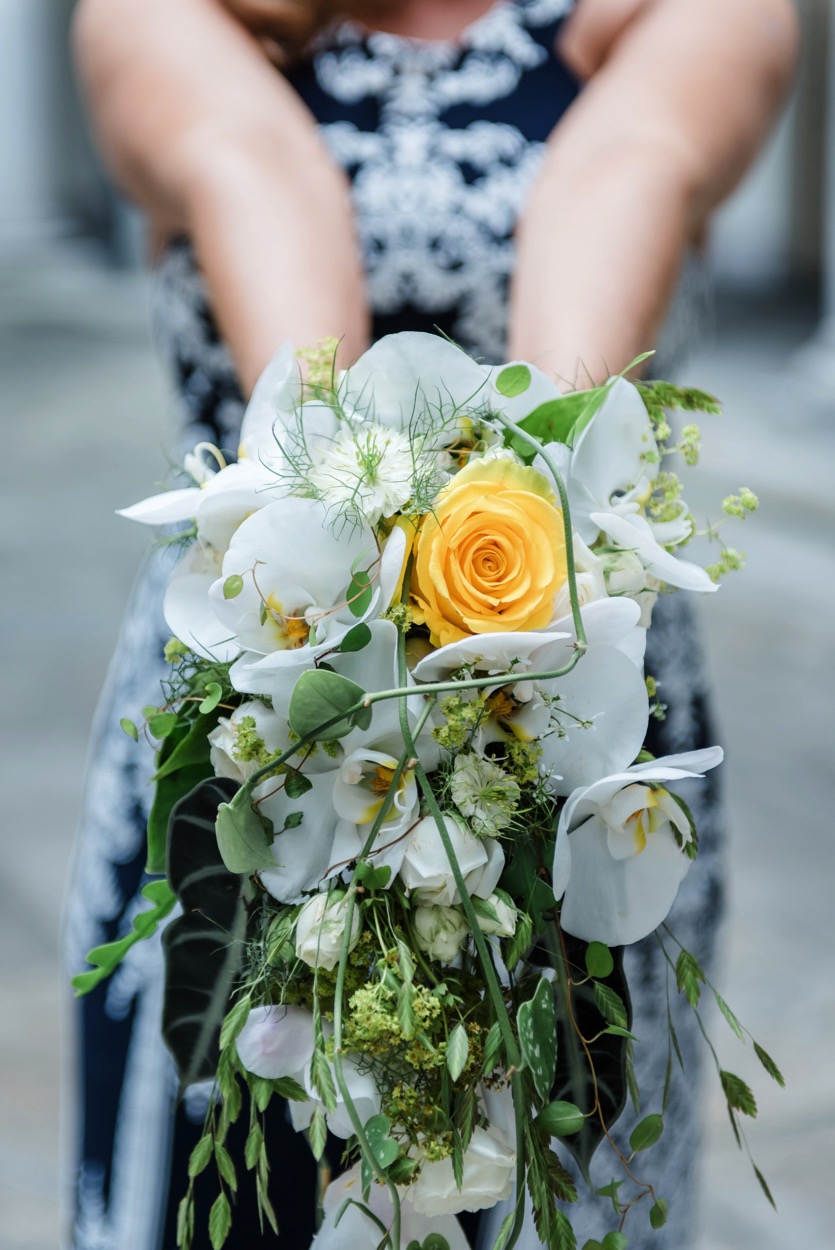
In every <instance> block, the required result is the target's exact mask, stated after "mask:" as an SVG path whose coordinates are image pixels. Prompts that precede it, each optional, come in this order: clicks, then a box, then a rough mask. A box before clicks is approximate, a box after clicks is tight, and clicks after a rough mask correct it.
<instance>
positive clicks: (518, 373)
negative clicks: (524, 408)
mask: <svg viewBox="0 0 835 1250" xmlns="http://www.w3.org/2000/svg"><path fill="white" fill-rule="evenodd" d="M530 384H531V371H530V369H529V368H528V366H527V365H524V364H518V365H505V367H504V369H502V370H501V372H500V373H499V374H498V376H497V377H496V379H495V382H494V385H495V387H496V390H497V391H498V392H499V394H500V395H504V396H505V398H506V399H514V398H515V397H516V396H517V395H523V394H524V393H525V391H527V390H528V389H529V387H530Z"/></svg>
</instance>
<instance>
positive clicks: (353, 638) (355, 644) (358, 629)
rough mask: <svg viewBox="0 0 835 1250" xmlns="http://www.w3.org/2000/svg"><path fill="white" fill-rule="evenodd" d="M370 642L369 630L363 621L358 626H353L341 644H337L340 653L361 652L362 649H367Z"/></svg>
mask: <svg viewBox="0 0 835 1250" xmlns="http://www.w3.org/2000/svg"><path fill="white" fill-rule="evenodd" d="M370 641H371V630H370V629H369V628H368V626H367V625H366V624H365V622H364V621H360V623H359V625H355V626H354V627H353V629H349V630H348V632H347V634H346V635H345V637H344V638H343V639H342V642H341V643H340V644H339V650H340V651H362V649H363V647H367V646H368V644H369V642H370Z"/></svg>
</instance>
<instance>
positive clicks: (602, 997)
mask: <svg viewBox="0 0 835 1250" xmlns="http://www.w3.org/2000/svg"><path fill="white" fill-rule="evenodd" d="M594 1001H595V1003H596V1004H597V1010H598V1011H599V1012H600V1014H601V1016H602V1017H603V1019H604V1020H607V1021H608V1022H609V1024H614V1025H616V1026H617V1027H618V1028H620V1029H627V1028H628V1018H627V1013H626V1006H625V1004H624V1001H623V999H622V998H621V997H620V995H619V994H617V993H616V992H615V991H614V990H613V989H611V987H610V986H608V985H603V984H601V982H599V981H595V983H594Z"/></svg>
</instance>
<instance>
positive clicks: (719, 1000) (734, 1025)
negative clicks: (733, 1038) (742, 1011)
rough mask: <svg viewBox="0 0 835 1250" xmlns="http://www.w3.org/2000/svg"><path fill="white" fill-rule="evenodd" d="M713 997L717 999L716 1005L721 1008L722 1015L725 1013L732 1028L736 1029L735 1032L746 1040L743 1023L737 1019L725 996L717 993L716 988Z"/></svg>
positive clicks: (741, 1038)
mask: <svg viewBox="0 0 835 1250" xmlns="http://www.w3.org/2000/svg"><path fill="white" fill-rule="evenodd" d="M713 997H714V998H715V999H716V1006H717V1007H718V1008H719V1010H720V1011H721V1012H722V1015H723V1016H724V1017H725V1019H726V1020H727V1022H728V1024H729V1025H730V1027H731V1029H732V1030H733V1031H734V1033H735V1034H736V1035H737V1037H738V1038H739V1040H740V1041H741V1042H744V1041H745V1034H744V1033H743V1031H742V1025H741V1024H740V1023H739V1021H738V1020H737V1018H736V1016H735V1015H734V1013H733V1012H732V1011H731V1009H730V1007H729V1006H728V1004H727V1003H726V1002H725V1000H724V998H723V997H722V995H721V994H717V992H716V990H714V991H713Z"/></svg>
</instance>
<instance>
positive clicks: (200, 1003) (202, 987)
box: [162, 778, 246, 1087]
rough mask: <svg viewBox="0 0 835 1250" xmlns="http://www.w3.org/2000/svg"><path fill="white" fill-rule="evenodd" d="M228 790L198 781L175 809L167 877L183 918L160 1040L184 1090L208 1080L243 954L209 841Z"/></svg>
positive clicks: (175, 930)
mask: <svg viewBox="0 0 835 1250" xmlns="http://www.w3.org/2000/svg"><path fill="white" fill-rule="evenodd" d="M234 788H235V786H234V783H233V782H230V781H227V780H225V779H221V778H217V779H215V780H214V781H204V782H202V783H201V784H200V785H199V786H198V787H197V788H196V789H195V790H194V791H192V793H191V794H189V795H187V796H186V797H185V798H184V799H181V800H180V802H179V803H178V804H177V805H176V807H175V808H174V811H173V812H172V815H171V824H170V829H169V838H168V878H169V880H170V882H171V886H172V888H173V889H174V890H175V891H176V893H177V895H178V897H179V899H180V903H181V904H182V908H183V914H182V915H181V916H178V917H177V919H176V920H174V921H173V922H172V923H171V924H169V925H168V927H167V928H166V930H165V932H164V934H163V938H162V945H163V950H164V953H165V996H164V1000H163V1014H162V1029H163V1036H164V1037H165V1040H166V1042H167V1044H168V1047H169V1049H170V1051H171V1053H172V1054H173V1056H174V1059H175V1061H176V1064H177V1068H178V1071H179V1074H180V1080H181V1083H182V1085H183V1086H184V1087H185V1086H187V1085H191V1084H192V1083H193V1082H195V1081H200V1080H210V1079H211V1078H212V1077H213V1076H214V1074H215V1070H216V1068H217V1058H218V1053H219V1038H220V1029H221V1025H222V1023H223V1020H224V1017H225V1015H226V1012H227V1005H228V1001H229V995H230V993H231V991H232V988H233V986H234V983H235V978H236V976H237V973H238V969H239V968H240V965H241V960H242V956H243V951H244V935H245V931H246V909H245V906H244V902H243V898H242V882H241V879H240V878H239V877H238V876H235V875H234V874H232V873H230V872H229V871H228V870H227V869H226V867H225V865H224V864H223V862H222V860H221V858H220V854H219V851H218V848H217V842H216V840H215V836H214V819H215V813H216V811H217V808H218V805H219V804H220V803H221V802H222V801H223V800H224V799H228V798H230V797H231V794H232V792H233V791H234Z"/></svg>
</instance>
